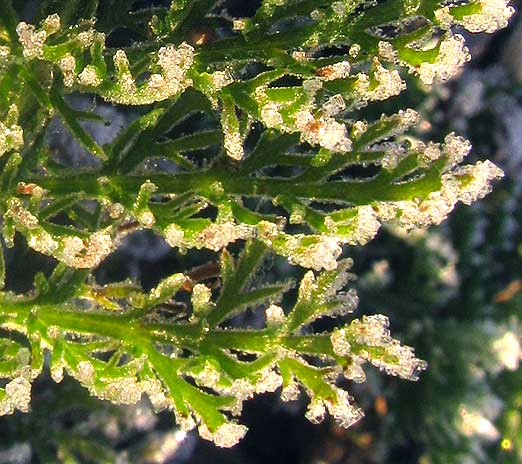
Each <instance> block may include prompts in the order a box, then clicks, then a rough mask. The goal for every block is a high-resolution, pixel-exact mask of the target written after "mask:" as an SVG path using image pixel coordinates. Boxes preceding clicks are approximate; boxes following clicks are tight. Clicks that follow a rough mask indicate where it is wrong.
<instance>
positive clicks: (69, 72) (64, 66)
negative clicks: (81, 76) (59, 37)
mask: <svg viewBox="0 0 522 464" xmlns="http://www.w3.org/2000/svg"><path fill="white" fill-rule="evenodd" d="M58 66H59V67H60V69H61V70H62V73H63V85H65V87H72V86H73V84H74V82H75V80H76V74H75V69H76V58H74V56H72V55H71V54H70V53H67V54H66V55H65V56H64V57H63V58H62V59H61V60H60V62H59V63H58Z"/></svg>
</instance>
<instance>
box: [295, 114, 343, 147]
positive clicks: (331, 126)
mask: <svg viewBox="0 0 522 464" xmlns="http://www.w3.org/2000/svg"><path fill="white" fill-rule="evenodd" d="M295 124H296V127H297V129H298V130H299V131H300V132H301V138H302V140H303V141H305V142H308V143H310V144H311V145H320V146H321V147H324V148H326V149H328V150H331V151H334V152H347V151H350V150H351V149H352V141H351V140H350V139H349V138H348V132H347V130H346V126H345V125H344V124H342V123H339V122H337V121H336V120H335V119H333V118H330V117H324V116H323V117H320V118H316V117H314V115H313V114H312V113H311V112H310V111H307V110H302V111H300V112H299V113H297V115H296V117H295Z"/></svg>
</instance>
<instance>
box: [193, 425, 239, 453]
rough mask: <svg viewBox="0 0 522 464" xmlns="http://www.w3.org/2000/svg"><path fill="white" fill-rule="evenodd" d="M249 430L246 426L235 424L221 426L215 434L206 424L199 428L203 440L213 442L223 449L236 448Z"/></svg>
mask: <svg viewBox="0 0 522 464" xmlns="http://www.w3.org/2000/svg"><path fill="white" fill-rule="evenodd" d="M247 430H248V428H247V427H245V426H244V425H241V424H233V423H226V424H223V425H220V426H219V427H218V428H217V430H216V431H215V432H211V431H210V430H209V429H208V428H207V426H206V425H204V424H201V425H200V426H199V428H198V431H199V435H200V436H201V438H204V439H206V440H210V441H213V442H214V443H215V444H216V445H217V446H220V447H222V448H230V447H232V446H234V445H235V444H236V443H238V442H239V441H240V440H241V439H242V438H243V437H244V436H245V434H246V432H247Z"/></svg>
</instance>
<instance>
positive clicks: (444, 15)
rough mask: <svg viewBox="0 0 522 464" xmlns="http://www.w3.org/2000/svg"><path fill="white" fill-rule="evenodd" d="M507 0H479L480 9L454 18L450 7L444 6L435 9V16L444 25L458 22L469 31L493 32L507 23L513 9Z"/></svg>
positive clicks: (447, 25) (513, 11)
mask: <svg viewBox="0 0 522 464" xmlns="http://www.w3.org/2000/svg"><path fill="white" fill-rule="evenodd" d="M509 3H510V1H509V0H479V1H478V2H477V4H478V5H480V11H479V12H477V13H472V14H468V15H464V16H463V17H462V19H455V18H454V17H453V15H452V14H451V7H449V6H445V7H443V8H441V9H439V10H436V11H435V17H436V18H437V20H438V21H439V22H440V23H441V24H443V25H444V26H445V27H449V26H451V25H452V24H455V23H456V24H460V25H462V26H464V27H465V28H466V29H467V30H468V31H470V32H488V33H493V32H495V31H498V30H499V29H502V28H504V27H506V26H507V25H508V22H509V19H510V18H511V16H513V14H514V13H515V9H514V8H513V7H512V6H510V5H509Z"/></svg>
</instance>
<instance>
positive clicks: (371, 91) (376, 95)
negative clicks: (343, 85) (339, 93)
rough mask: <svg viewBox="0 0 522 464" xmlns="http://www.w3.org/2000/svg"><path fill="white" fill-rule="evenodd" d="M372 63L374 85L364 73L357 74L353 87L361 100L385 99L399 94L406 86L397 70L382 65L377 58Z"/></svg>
mask: <svg viewBox="0 0 522 464" xmlns="http://www.w3.org/2000/svg"><path fill="white" fill-rule="evenodd" d="M373 64H374V71H373V73H374V77H375V80H376V81H377V85H376V86H375V87H373V86H371V85H370V78H369V77H368V76H367V75H366V74H363V73H359V74H357V82H356V87H355V89H356V91H357V93H358V94H359V96H360V97H361V98H362V99H363V100H370V101H376V100H387V99H388V98H390V97H394V96H395V95H399V94H400V93H401V92H402V91H403V90H404V89H405V88H406V83H405V82H404V81H403V80H402V79H401V76H400V74H399V71H397V70H396V69H394V70H389V69H387V68H385V67H383V66H382V65H381V63H380V62H379V60H378V59H375V60H374V63H373Z"/></svg>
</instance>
